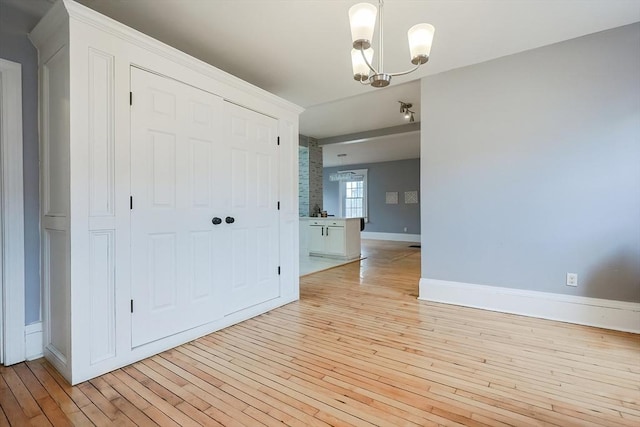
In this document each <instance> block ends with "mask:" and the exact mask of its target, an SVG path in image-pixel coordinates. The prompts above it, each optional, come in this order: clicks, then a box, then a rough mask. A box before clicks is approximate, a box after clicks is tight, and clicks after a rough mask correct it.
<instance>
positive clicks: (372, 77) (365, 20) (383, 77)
mask: <svg viewBox="0 0 640 427" xmlns="http://www.w3.org/2000/svg"><path fill="white" fill-rule="evenodd" d="M383 6H384V1H383V0H378V7H379V8H380V15H379V16H378V21H379V23H380V31H379V32H378V49H379V50H380V52H379V55H378V68H377V69H376V68H374V67H373V65H371V63H372V62H373V49H372V48H371V40H372V39H373V30H374V28H375V25H376V14H377V9H376V7H375V6H374V5H372V4H371V3H358V4H356V5H354V6H352V7H351V8H350V9H349V23H350V25H351V40H352V42H353V49H352V50H351V65H352V66H353V78H354V79H355V80H357V81H359V82H360V83H362V84H365V85H368V84H370V85H371V86H373V87H385V86H389V83H391V77H393V76H402V75H404V74H409V73H412V72H414V71H415V70H417V69H418V67H420V66H421V65H422V64H425V63H426V62H427V61H428V60H429V54H430V53H431V43H432V42H433V33H434V32H435V28H434V27H433V25H431V24H417V25H414V26H413V27H411V28H410V29H409V31H408V32H407V36H408V38H409V51H410V53H411V63H412V64H414V65H415V67H413V68H412V69H410V70H407V71H403V72H400V73H385V72H384V71H382V61H383V48H384V38H383V32H382V30H383V28H382V26H383V17H382V15H383Z"/></svg>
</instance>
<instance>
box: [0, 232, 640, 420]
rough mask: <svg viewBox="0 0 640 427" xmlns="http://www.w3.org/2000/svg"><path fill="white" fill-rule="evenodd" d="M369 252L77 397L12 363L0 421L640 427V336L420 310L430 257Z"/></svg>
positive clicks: (389, 248)
mask: <svg viewBox="0 0 640 427" xmlns="http://www.w3.org/2000/svg"><path fill="white" fill-rule="evenodd" d="M365 245H366V246H365V248H364V252H365V254H366V256H367V259H366V260H363V261H361V262H360V263H353V264H347V265H345V266H342V267H337V268H334V269H332V270H327V271H323V272H320V273H317V274H313V275H310V276H307V277H304V278H303V279H302V284H301V299H300V301H299V302H295V303H292V304H289V305H287V306H285V307H282V308H279V309H277V310H274V311H272V312H270V313H267V314H264V315H262V316H259V317H257V318H254V319H252V320H249V321H246V322H243V323H241V324H238V325H235V326H232V327H230V328H227V329H225V330H223V331H220V332H217V333H214V334H211V335H208V336H206V337H204V338H201V339H198V340H196V341H193V342H191V343H189V344H186V345H183V346H181V347H178V348H176V349H173V350H170V351H167V352H165V353H162V354H160V355H157V356H154V357H152V358H149V359H146V360H144V361H142V362H139V363H136V364H133V365H131V366H129V367H126V368H123V369H120V370H117V371H115V372H112V373H110V374H107V375H104V376H102V377H99V378H96V379H94V380H92V381H89V382H85V383H83V384H80V385H78V386H76V387H70V386H68V385H67V384H66V383H65V381H64V380H63V379H62V378H61V377H60V376H59V375H58V374H57V373H56V372H55V370H54V369H53V368H52V367H51V366H50V365H49V364H48V363H47V362H45V361H44V360H37V361H34V362H29V363H21V364H18V365H15V366H12V367H9V368H0V374H1V380H0V405H1V409H2V411H0V425H7V424H11V425H15V426H26V425H47V426H48V425H92V424H95V425H116V426H127V425H142V426H147V425H157V424H159V425H167V426H176V425H185V426H186V425H205V426H217V425H229V426H233V425H248V426H256V425H270V426H276V425H278V426H280V425H283V424H284V425H295V426H324V425H336V426H342V425H380V426H401V425H421V426H423V425H464V426H475V425H498V426H504V425H511V426H529V425H537V426H541V425H558V426H593V425H608V426H638V425H640V388H639V387H640V338H639V336H638V335H632V334H628V333H620V332H613V331H607V330H602V329H596V328H589V327H583V326H576V325H569V324H564V323H559V322H553V321H547V320H539V319H532V318H526V317H519V316H514V315H506V314H500V313H492V312H488V311H482V310H477V309H468V308H462V307H456V306H450V305H444V304H434V303H427V302H421V301H417V300H416V296H417V289H418V278H419V271H420V254H419V250H418V249H411V248H408V245H409V244H398V243H392V242H366V243H365Z"/></svg>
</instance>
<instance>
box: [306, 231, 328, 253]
mask: <svg viewBox="0 0 640 427" xmlns="http://www.w3.org/2000/svg"><path fill="white" fill-rule="evenodd" d="M307 228H308V231H307V232H308V233H309V252H317V253H321V252H324V226H323V225H309V226H308V227H307Z"/></svg>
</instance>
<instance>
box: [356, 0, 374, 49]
mask: <svg viewBox="0 0 640 427" xmlns="http://www.w3.org/2000/svg"><path fill="white" fill-rule="evenodd" d="M377 13H378V9H377V8H376V7H375V6H374V5H372V4H371V3H358V4H356V5H353V6H351V8H350V9H349V23H350V24H351V41H352V42H353V47H354V48H355V49H360V48H361V47H362V49H367V48H368V47H370V46H371V40H372V39H373V29H374V28H375V26H376V15H377Z"/></svg>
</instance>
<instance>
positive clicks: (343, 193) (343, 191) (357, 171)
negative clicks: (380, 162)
mask: <svg viewBox="0 0 640 427" xmlns="http://www.w3.org/2000/svg"><path fill="white" fill-rule="evenodd" d="M368 171H369V170H368V169H350V170H340V171H338V173H352V174H353V175H361V176H362V183H363V184H362V214H363V217H364V222H369V205H368V203H369V197H368V194H367V193H368V191H369V182H368V176H367V175H368ZM354 181H356V180H349V179H346V180H344V181H339V182H338V184H339V185H338V187H339V188H340V192H339V194H340V216H342V217H343V218H347V216H346V212H345V211H346V203H345V199H346V189H347V182H354ZM357 181H360V180H357ZM350 218H360V217H350Z"/></svg>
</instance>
